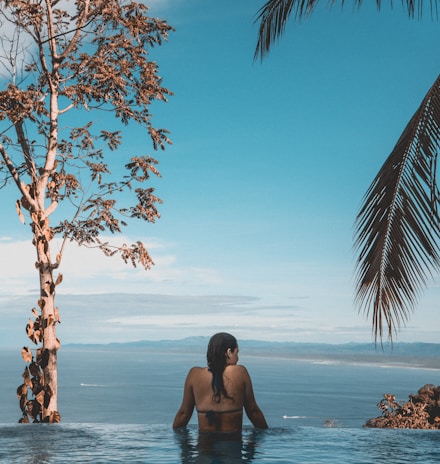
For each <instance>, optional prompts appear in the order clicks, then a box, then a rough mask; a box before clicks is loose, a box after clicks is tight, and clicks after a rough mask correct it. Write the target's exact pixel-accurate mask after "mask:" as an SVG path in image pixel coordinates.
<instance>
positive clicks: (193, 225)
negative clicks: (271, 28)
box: [0, 0, 440, 344]
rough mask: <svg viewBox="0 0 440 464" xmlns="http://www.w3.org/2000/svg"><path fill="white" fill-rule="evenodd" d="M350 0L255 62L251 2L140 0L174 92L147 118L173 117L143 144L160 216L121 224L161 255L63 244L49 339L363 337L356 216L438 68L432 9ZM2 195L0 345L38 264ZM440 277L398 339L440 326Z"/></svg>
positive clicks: (427, 335) (20, 316)
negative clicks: (147, 260)
mask: <svg viewBox="0 0 440 464" xmlns="http://www.w3.org/2000/svg"><path fill="white" fill-rule="evenodd" d="M350 3H351V2H346V6H345V7H344V8H343V9H341V8H340V7H338V6H337V7H334V8H332V9H329V8H328V7H327V6H325V4H326V2H323V4H322V6H320V7H319V8H318V9H317V11H316V12H315V14H314V15H313V16H312V17H311V18H309V19H308V20H304V21H302V22H301V23H294V22H293V21H291V22H290V23H289V24H288V25H287V29H286V33H285V35H284V36H283V37H282V39H281V40H280V41H279V42H278V43H276V44H275V46H274V47H273V49H272V51H271V53H270V55H269V56H268V57H267V59H265V60H264V62H263V63H260V62H253V53H254V47H255V44H256V36H257V26H256V25H255V24H254V22H253V21H254V19H255V17H256V12H257V10H258V9H259V7H260V6H261V5H262V4H263V2H261V1H260V2H257V1H253V0H241V1H240V2H237V1H232V0H225V1H222V2H214V1H211V0H204V1H203V2H202V1H201V0H185V1H184V0H160V1H159V0H155V1H153V2H152V3H151V14H152V15H153V16H159V17H162V18H165V19H167V20H168V22H169V23H170V24H171V25H172V26H173V27H174V28H175V29H176V31H175V32H173V33H172V34H171V36H170V39H169V42H168V43H166V44H165V45H164V46H163V47H159V48H157V49H155V50H154V52H153V56H154V59H156V60H157V62H158V64H159V66H160V70H161V71H160V73H161V75H162V77H163V84H164V85H165V86H166V87H168V88H169V89H170V90H172V91H173V92H174V94H175V95H174V96H173V97H171V98H170V100H169V102H168V103H167V104H159V105H155V106H154V108H153V113H154V119H153V124H155V125H156V126H161V127H166V128H167V129H169V130H170V131H171V139H172V140H173V145H172V146H171V147H169V149H167V150H166V151H165V152H161V153H157V154H156V155H157V157H158V159H159V160H160V165H159V169H160V171H161V173H162V176H163V177H162V179H161V180H160V181H159V182H158V183H157V190H156V193H157V194H158V196H159V197H161V198H162V199H163V200H164V204H163V205H162V207H161V214H162V218H161V219H160V221H158V222H157V223H156V224H154V225H145V224H140V223H139V224H134V225H133V227H130V229H127V237H125V239H126V240H129V241H132V240H137V239H142V240H144V241H145V243H146V244H147V245H149V247H150V252H151V254H152V256H153V258H154V260H155V261H156V266H155V267H154V269H153V270H151V271H147V272H146V271H144V270H141V269H131V268H130V267H129V266H126V265H124V264H123V263H120V262H119V261H118V260H117V258H113V259H112V260H110V259H109V258H105V257H104V256H101V255H99V254H97V253H96V252H95V251H92V250H78V249H76V248H75V247H74V246H71V247H70V248H68V249H67V251H66V254H65V258H64V262H63V266H62V269H61V271H60V272H62V273H63V275H64V281H63V284H62V285H61V286H60V287H59V290H58V304H59V306H60V311H61V317H62V324H61V326H60V328H59V335H60V338H61V341H62V342H64V343H73V342H99V343H101V342H110V341H132V340H140V339H168V338H183V337H188V336H192V335H210V334H211V333H213V332H216V331H219V330H227V331H231V332H233V333H234V334H235V335H236V336H237V337H238V338H246V339H250V338H252V339H264V340H283V341H284V340H287V341H302V342H305V341H313V342H318V341H322V342H328V343H340V342H349V341H362V342H364V341H367V342H368V341H372V340H373V339H372V334H371V328H370V323H369V321H367V320H365V317H364V316H363V315H362V314H361V315H359V314H358V312H357V308H356V307H355V306H354V303H353V293H354V286H353V285H354V261H355V260H354V253H353V248H352V247H353V245H352V236H353V224H354V219H355V216H356V213H357V211H358V209H359V207H360V204H361V200H362V196H363V194H364V193H365V191H366V189H367V188H368V186H369V184H370V182H371V181H372V179H373V177H374V175H375V174H376V172H377V171H378V169H379V168H380V166H381V164H382V163H383V162H384V160H385V158H386V157H387V156H388V154H389V153H390V151H391V150H392V148H393V146H394V144H395V143H396V141H397V139H398V138H399V136H400V134H401V132H402V131H403V129H404V127H405V125H406V123H407V122H408V120H409V119H410V117H411V116H412V114H413V113H414V111H415V110H416V109H417V107H418V105H419V104H420V102H421V100H422V98H423V96H424V95H425V93H426V91H427V90H428V89H429V87H430V86H431V85H432V83H433V82H434V80H435V78H436V77H437V74H438V72H439V70H440V62H439V60H438V49H439V42H440V34H439V32H440V24H439V23H438V22H436V21H432V20H431V18H430V17H429V14H426V15H425V18H424V19H423V20H422V21H418V20H408V18H407V16H406V13H405V12H404V11H403V10H402V9H401V7H400V3H399V4H396V6H395V8H394V10H392V11H391V10H390V9H389V8H388V7H387V6H384V8H383V11H382V12H381V13H378V12H377V11H376V9H375V7H374V6H373V5H372V3H373V2H371V4H368V5H364V6H363V7H362V8H361V9H360V10H355V11H353V10H352V7H351V5H349V4H350ZM365 3H366V2H365ZM384 3H387V2H384ZM126 134H127V137H126V143H125V145H124V146H123V147H122V150H126V151H129V152H130V151H132V152H137V153H140V154H144V153H145V152H149V153H151V151H152V149H151V147H149V146H148V147H145V137H144V135H143V134H141V133H140V130H139V129H138V128H136V127H135V126H132V127H130V128H129V129H128V130H127V132H126ZM156 155H155V156H156ZM1 193H2V194H3V195H4V200H3V208H4V220H3V221H2V222H3V223H2V228H1V229H0V233H1V234H2V235H1V237H0V256H2V261H3V262H4V263H5V262H6V263H8V266H2V268H3V269H2V271H1V272H2V279H1V282H0V299H1V301H2V304H1V306H0V312H1V313H2V316H3V317H4V318H6V319H8V320H9V321H10V330H8V331H7V333H6V334H5V337H4V338H3V340H2V341H1V343H2V344H14V343H16V342H17V340H18V338H19V336H23V341H19V343H20V344H21V343H23V344H25V343H26V338H25V335H24V325H25V324H26V321H27V317H28V316H30V309H31V308H32V306H34V305H35V304H36V285H37V282H38V280H37V278H38V277H37V274H36V271H35V269H34V267H33V261H34V258H33V251H32V247H31V245H30V235H29V229H28V227H27V226H22V225H21V223H20V222H19V221H18V218H17V217H16V214H15V195H14V193H13V192H1ZM54 254H55V253H54ZM84 263H86V266H84ZM437 282H438V279H437V280H436V281H433V282H431V283H430V287H429V289H428V290H427V291H426V292H425V294H424V295H423V297H422V298H421V300H420V303H419V304H418V306H417V308H416V311H415V313H414V315H413V316H412V317H411V319H410V320H409V322H408V324H407V327H406V328H404V329H402V330H401V331H400V332H399V334H398V337H397V339H396V340H397V341H432V342H437V341H438V328H439V327H440V320H439V319H440V313H439V312H438V310H437V305H438V303H437V302H438V301H439V296H440V291H439V289H438V284H437ZM109 294H112V295H111V296H110V297H109ZM122 294H124V295H122ZM18 334H20V335H18ZM21 334H22V335H21Z"/></svg>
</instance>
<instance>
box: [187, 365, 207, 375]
mask: <svg viewBox="0 0 440 464" xmlns="http://www.w3.org/2000/svg"><path fill="white" fill-rule="evenodd" d="M207 371H208V369H207V368H206V367H199V366H194V367H191V369H190V370H189V372H188V376H198V375H202V374H204V373H205V372H207Z"/></svg>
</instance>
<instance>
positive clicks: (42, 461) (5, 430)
mask: <svg viewBox="0 0 440 464" xmlns="http://www.w3.org/2000/svg"><path fill="white" fill-rule="evenodd" d="M439 445H440V435H439V434H438V433H437V432H432V431H414V430H368V429H344V428H318V427H280V428H273V429H270V430H267V431H255V430H254V429H251V428H245V429H244V431H243V433H242V437H241V438H240V439H238V440H237V439H235V440H222V441H221V440H220V441H219V440H215V441H213V440H210V439H209V437H199V434H198V432H197V429H196V427H193V426H192V427H190V428H189V429H187V430H184V431H182V432H180V433H175V432H173V431H171V430H170V428H169V427H167V426H164V425H138V424H136V425H129V424H124V425H111V424H57V425H30V426H6V425H2V426H0V462H2V463H11V464H14V463H17V464H49V463H50V464H73V463H82V464H86V463H90V464H92V463H93V464H110V463H121V464H123V463H133V464H135V463H139V464H141V463H151V464H161V463H182V464H184V463H188V464H189V463H211V464H214V463H215V464H222V463H225V464H233V463H239V462H240V463H251V462H255V463H258V464H266V463H279V464H282V463H286V464H287V463H297V464H319V463H334V464H370V463H371V464H373V463H379V464H381V463H383V464H385V463H386V464H403V463H408V464H415V463H423V464H431V463H432V464H434V463H438V462H440V448H439Z"/></svg>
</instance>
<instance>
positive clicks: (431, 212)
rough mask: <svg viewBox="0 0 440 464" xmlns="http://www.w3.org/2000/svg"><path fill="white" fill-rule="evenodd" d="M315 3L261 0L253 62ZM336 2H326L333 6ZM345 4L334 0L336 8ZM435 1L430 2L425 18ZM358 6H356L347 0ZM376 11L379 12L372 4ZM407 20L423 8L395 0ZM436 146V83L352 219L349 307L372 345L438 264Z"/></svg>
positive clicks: (402, 318) (439, 84)
mask: <svg viewBox="0 0 440 464" xmlns="http://www.w3.org/2000/svg"><path fill="white" fill-rule="evenodd" d="M318 3H319V1H318V0H268V1H267V2H266V3H265V4H264V6H263V7H262V8H261V10H260V12H259V16H258V20H260V21H261V22H260V29H259V35H258V43H257V47H256V50H255V58H257V57H258V56H259V57H260V58H261V59H263V57H264V56H265V55H266V54H267V53H268V51H269V50H270V47H271V45H272V43H273V42H274V41H275V40H276V39H277V38H278V37H279V36H280V35H281V34H282V33H283V31H284V29H285V25H286V22H287V20H288V19H289V17H290V15H291V14H293V16H294V18H295V19H297V20H301V19H302V18H307V17H308V16H310V15H311V14H312V13H313V11H314V10H315V8H316V7H317V5H318ZM335 3H337V2H336V0H331V1H330V4H331V5H334V4H335ZM344 3H345V2H344V1H343V0H341V4H342V5H343V4H344ZM439 3H440V2H438V1H437V0H430V2H429V7H430V13H431V15H432V16H436V15H437V12H438V5H439ZM353 4H354V6H357V7H360V6H361V4H362V0H353ZM376 5H377V8H378V9H380V8H381V6H382V2H381V0H376ZM402 5H403V7H404V8H406V10H407V13H408V16H409V17H410V18H412V17H414V16H416V15H417V16H419V17H421V16H422V12H423V11H424V10H423V6H425V7H426V3H424V2H420V1H415V0H406V1H403V0H402ZM439 143H440V77H439V78H437V80H436V81H435V83H434V84H433V86H432V87H431V89H430V90H429V91H428V93H427V94H426V96H425V98H424V99H423V101H422V103H421V105H420V107H419V109H418V110H417V111H416V112H415V114H414V115H413V117H412V118H411V120H410V121H409V123H408V125H407V126H406V128H405V130H404V131H403V133H402V135H401V137H400V138H399V140H398V142H397V144H396V146H395V147H394V149H393V151H392V152H391V154H390V155H389V157H388V159H387V160H386V161H385V163H384V165H383V166H382V168H381V169H380V171H379V173H378V174H377V176H376V178H375V179H374V180H373V182H372V184H371V186H370V187H369V189H368V191H367V193H366V195H365V197H364V201H363V205H362V207H361V209H360V212H359V214H358V216H357V218H356V232H355V247H356V251H357V253H358V258H357V281H356V302H357V304H358V306H359V308H360V309H361V310H364V312H365V313H366V315H367V317H371V322H372V328H373V333H374V337H375V340H376V341H377V339H378V338H380V340H382V338H383V337H384V336H385V334H386V335H387V336H388V338H389V339H390V340H392V338H393V335H394V334H395V333H396V331H397V329H398V328H400V327H401V325H402V324H404V323H405V322H406V321H407V320H408V317H409V314H410V313H411V311H412V310H413V309H414V306H415V304H416V301H417V299H418V297H419V295H420V292H421V290H422V289H423V288H424V287H425V286H426V283H427V279H428V277H429V276H430V275H431V273H432V271H433V270H436V271H438V269H439V266H440V254H439V251H440V250H439V238H440V218H439V215H438V202H439V198H440V196H439V191H438V186H437V156H438V148H439Z"/></svg>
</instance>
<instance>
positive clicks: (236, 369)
mask: <svg viewBox="0 0 440 464" xmlns="http://www.w3.org/2000/svg"><path fill="white" fill-rule="evenodd" d="M225 370H228V371H229V372H231V373H234V374H236V375H249V374H248V371H247V369H246V367H245V366H243V365H242V364H234V365H229V366H226V369H225Z"/></svg>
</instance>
